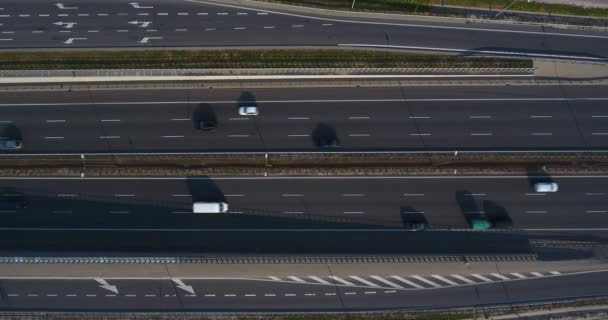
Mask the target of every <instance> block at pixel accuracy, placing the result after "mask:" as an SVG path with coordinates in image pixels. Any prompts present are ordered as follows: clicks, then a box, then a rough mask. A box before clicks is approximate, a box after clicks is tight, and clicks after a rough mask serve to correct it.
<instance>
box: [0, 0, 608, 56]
mask: <svg viewBox="0 0 608 320" xmlns="http://www.w3.org/2000/svg"><path fill="white" fill-rule="evenodd" d="M606 39H608V36H607V35H606V33H603V32H596V31H587V30H568V29H553V28H550V27H545V26H525V25H509V24H487V23H477V22H468V23H466V24H465V23H457V22H435V21H424V20H417V19H415V18H404V19H403V20H395V21H391V20H382V21H377V20H371V19H366V18H348V17H333V16H323V17H317V16H314V15H313V14H301V13H298V12H287V11H275V10H256V9H249V8H246V7H238V6H237V7H235V6H230V5H226V4H221V3H219V2H211V1H198V0H193V1H186V0H184V1H169V0H155V1H148V0H146V1H139V2H136V4H131V3H129V2H126V1H118V0H111V1H62V2H61V3H59V4H56V3H53V2H48V1H42V0H30V1H17V0H8V1H3V2H2V5H1V7H0V48H41V47H45V48H66V47H67V48H70V47H142V48H143V47H151V46H159V47H166V46H172V47H188V46H197V47H214V46H337V45H374V46H396V47H400V46H404V47H407V48H410V49H418V50H419V49H423V50H433V51H440V50H448V51H450V50H455V51H467V50H469V51H470V52H471V53H472V52H473V51H491V52H493V53H497V52H507V53H508V52H516V53H519V54H531V55H540V56H545V57H560V58H587V59H606V57H607V55H608V41H606Z"/></svg>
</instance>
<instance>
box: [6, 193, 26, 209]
mask: <svg viewBox="0 0 608 320" xmlns="http://www.w3.org/2000/svg"><path fill="white" fill-rule="evenodd" d="M0 191H1V190H0ZM9 192H10V191H9ZM27 205H28V201H27V199H26V198H25V194H23V193H2V195H1V196H0V208H2V209H24V208H27Z"/></svg>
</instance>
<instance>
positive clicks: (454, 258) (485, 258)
mask: <svg viewBox="0 0 608 320" xmlns="http://www.w3.org/2000/svg"><path fill="white" fill-rule="evenodd" d="M536 259H537V256H536V254H514V255H420V256H418V255H399V256H397V255H385V256H377V255H369V256H367V255H360V256H202V257H196V256H193V257H188V256H176V257H155V256H150V257H146V256H139V257H137V256H135V257H85V256H83V257H78V256H65V257H35V256H32V257H9V256H4V257H0V264H318V263H333V264H340V263H454V262H457V263H466V262H524V261H535V260H536Z"/></svg>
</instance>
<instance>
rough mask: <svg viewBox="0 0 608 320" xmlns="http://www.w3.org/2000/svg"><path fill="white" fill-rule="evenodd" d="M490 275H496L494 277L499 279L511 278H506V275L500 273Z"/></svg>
mask: <svg viewBox="0 0 608 320" xmlns="http://www.w3.org/2000/svg"><path fill="white" fill-rule="evenodd" d="M490 275H491V276H493V277H496V278H498V279H500V280H511V278H507V277H505V276H503V275H502V274H500V273H491V274H490Z"/></svg>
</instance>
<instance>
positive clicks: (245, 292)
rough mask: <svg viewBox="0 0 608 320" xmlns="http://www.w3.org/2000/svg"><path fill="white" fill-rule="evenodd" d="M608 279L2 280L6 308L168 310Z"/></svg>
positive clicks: (545, 287) (584, 286)
mask: <svg viewBox="0 0 608 320" xmlns="http://www.w3.org/2000/svg"><path fill="white" fill-rule="evenodd" d="M539 271H540V272H539ZM607 274H608V273H606V272H605V271H604V272H602V271H599V272H589V273H586V272H581V273H561V272H558V271H551V270H536V271H532V270H530V271H529V272H513V273H488V274H485V273H484V274H476V273H474V274H453V273H452V274H436V275H428V276H419V275H412V274H401V273H399V272H398V271H397V272H396V273H395V275H390V276H377V275H362V274H359V275H353V276H314V275H310V276H300V277H295V276H292V277H282V278H280V277H274V276H269V277H258V278H253V277H251V278H247V277H242V278H230V277H224V278H221V277H220V278H213V277H209V278H204V277H198V278H186V279H179V278H170V277H165V278H162V279H161V278H157V279H155V278H154V277H140V278H139V279H138V278H137V277H131V278H129V277H119V278H96V277H64V278H52V277H51V278H46V279H45V278H44V277H39V278H36V277H24V278H12V277H3V278H1V279H0V280H1V282H0V285H1V289H2V298H1V299H0V309H3V310H10V311H19V310H28V311H32V310H54V311H77V310H79V311H93V310H105V311H120V310H124V311H127V310H147V311H164V312H167V311H188V310H199V311H202V310H207V311H212V310H213V311H236V310H238V311H254V310H256V311H263V310H266V311H268V310H289V311H296V310H302V311H312V310H317V311H320V310H369V309H391V308H405V309H409V308H412V309H416V308H445V307H459V306H470V305H477V306H483V305H489V304H502V303H517V302H529V301H543V300H549V299H565V298H571V297H582V296H594V295H604V294H606V288H605V286H604V285H603V284H604V283H605V282H606V276H607ZM572 284H575V285H572Z"/></svg>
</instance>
